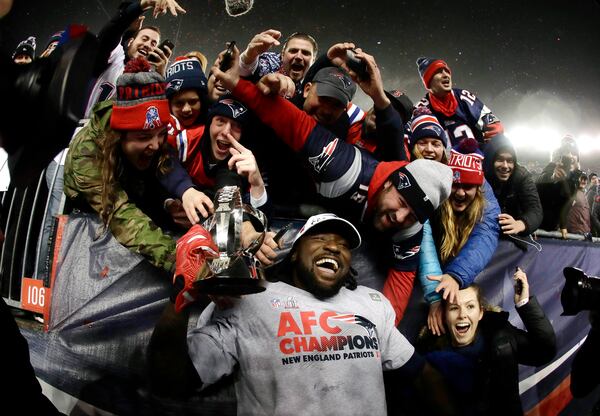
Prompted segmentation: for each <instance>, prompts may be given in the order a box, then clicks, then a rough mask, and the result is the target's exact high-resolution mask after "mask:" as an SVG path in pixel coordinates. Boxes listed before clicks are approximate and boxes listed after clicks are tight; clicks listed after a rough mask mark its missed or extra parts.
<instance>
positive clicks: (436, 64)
mask: <svg viewBox="0 0 600 416" xmlns="http://www.w3.org/2000/svg"><path fill="white" fill-rule="evenodd" d="M417 68H418V70H419V75H420V76H421V79H422V80H423V84H425V88H427V89H429V84H430V83H431V78H433V75H434V74H435V73H436V71H437V70H439V69H440V68H446V70H447V71H448V72H449V73H452V72H451V71H450V67H449V66H448V64H447V63H446V62H444V61H442V60H441V59H437V58H426V57H424V56H422V57H420V58H419V59H417Z"/></svg>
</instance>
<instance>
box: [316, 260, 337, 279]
mask: <svg viewBox="0 0 600 416" xmlns="http://www.w3.org/2000/svg"><path fill="white" fill-rule="evenodd" d="M315 265H316V266H317V269H319V271H320V272H321V273H322V274H325V275H333V274H335V273H336V272H337V271H338V270H339V268H340V267H339V265H338V262H337V260H335V259H334V258H331V257H322V258H320V259H318V260H317V261H316V262H315Z"/></svg>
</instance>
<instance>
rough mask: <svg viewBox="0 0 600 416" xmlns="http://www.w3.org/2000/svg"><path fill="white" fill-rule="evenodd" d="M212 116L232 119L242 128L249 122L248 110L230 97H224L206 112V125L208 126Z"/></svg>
mask: <svg viewBox="0 0 600 416" xmlns="http://www.w3.org/2000/svg"><path fill="white" fill-rule="evenodd" d="M214 116H224V117H227V118H230V119H233V120H235V121H237V122H238V123H240V125H241V126H242V128H243V127H244V126H245V125H246V124H248V122H249V120H250V110H248V108H246V106H245V105H244V104H242V103H240V102H239V101H236V100H234V99H233V98H232V97H231V95H225V96H223V97H222V98H221V99H220V100H219V101H217V102H216V103H214V104H213V105H212V106H211V107H210V109H209V110H208V122H207V123H206V124H207V125H210V123H211V121H212V118H213V117H214Z"/></svg>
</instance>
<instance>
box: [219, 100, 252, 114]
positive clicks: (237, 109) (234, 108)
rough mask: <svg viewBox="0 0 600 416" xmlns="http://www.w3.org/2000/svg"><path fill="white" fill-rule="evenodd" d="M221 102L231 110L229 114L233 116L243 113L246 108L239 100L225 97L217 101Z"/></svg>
mask: <svg viewBox="0 0 600 416" xmlns="http://www.w3.org/2000/svg"><path fill="white" fill-rule="evenodd" d="M219 102H220V103H222V104H225V105H226V106H227V107H229V109H230V110H231V114H232V115H233V118H238V117H239V116H241V115H242V114H244V113H245V112H246V111H248V109H247V108H246V107H244V106H243V105H242V103H240V102H239V101H235V100H232V99H231V98H226V99H224V100H221V101H219Z"/></svg>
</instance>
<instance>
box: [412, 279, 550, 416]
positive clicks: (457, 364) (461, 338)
mask: <svg viewBox="0 0 600 416" xmlns="http://www.w3.org/2000/svg"><path fill="white" fill-rule="evenodd" d="M513 282H514V288H515V295H514V301H515V308H516V311H517V313H518V314H519V316H520V317H521V319H522V321H523V324H524V325H525V330H522V329H519V328H516V327H515V326H513V325H511V324H510V322H509V321H508V315H509V314H508V312H502V311H497V309H498V308H491V307H489V306H487V305H485V304H484V302H483V301H482V295H481V289H480V288H479V287H478V286H477V285H472V286H469V287H468V288H466V289H462V290H460V291H459V292H458V296H457V299H456V301H453V302H449V301H442V306H443V317H444V326H445V329H446V333H445V335H444V336H442V337H437V336H435V335H434V334H433V333H431V331H428V330H427V329H426V330H425V331H424V332H423V333H422V335H421V337H420V339H419V341H418V342H417V349H418V350H420V352H421V353H422V354H423V355H424V356H425V358H426V359H427V360H428V361H429V363H430V364H431V365H432V366H434V367H435V368H436V369H437V370H438V371H439V372H440V373H441V375H442V378H443V379H444V381H445V382H446V384H447V386H448V390H449V393H450V395H451V400H453V401H454V405H455V406H456V410H457V411H458V413H457V414H460V415H486V416H487V415H503V416H505V415H522V414H523V410H522V408H521V401H520V398H519V383H518V382H519V372H518V364H523V365H530V366H536V367H539V366H542V365H545V364H547V363H548V362H550V361H551V360H552V359H553V358H554V355H555V354H556V337H555V334H554V330H553V328H552V325H551V324H550V321H548V318H546V316H545V315H544V311H543V310H542V308H541V306H540V305H539V303H538V301H537V300H536V298H535V297H533V296H531V297H530V296H529V284H528V282H527V275H526V274H525V273H524V272H523V271H522V270H521V269H517V271H516V272H515V274H514V276H513ZM494 309H496V310H494Z"/></svg>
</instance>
